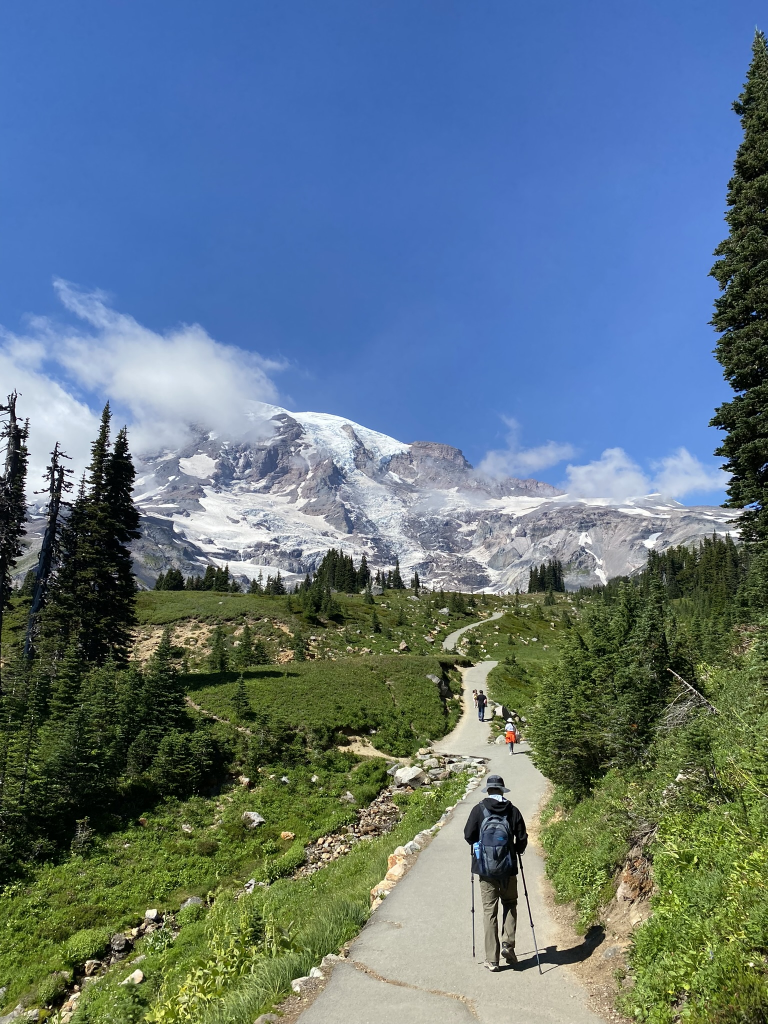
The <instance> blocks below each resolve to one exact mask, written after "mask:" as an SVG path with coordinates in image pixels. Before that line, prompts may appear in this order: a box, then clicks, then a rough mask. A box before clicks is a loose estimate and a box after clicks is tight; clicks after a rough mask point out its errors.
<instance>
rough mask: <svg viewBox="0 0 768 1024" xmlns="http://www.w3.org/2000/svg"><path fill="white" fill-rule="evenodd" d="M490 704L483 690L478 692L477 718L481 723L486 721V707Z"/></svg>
mask: <svg viewBox="0 0 768 1024" xmlns="http://www.w3.org/2000/svg"><path fill="white" fill-rule="evenodd" d="M487 703H488V698H487V697H486V696H485V694H484V693H483V691H482V690H478V691H477V717H478V718H479V719H480V721H481V722H484V721H485V705H486V704H487Z"/></svg>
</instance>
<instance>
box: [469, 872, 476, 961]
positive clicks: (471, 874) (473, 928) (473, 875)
mask: <svg viewBox="0 0 768 1024" xmlns="http://www.w3.org/2000/svg"><path fill="white" fill-rule="evenodd" d="M469 877H470V878H471V879H472V959H473V960H474V958H475V873H474V871H470V873H469Z"/></svg>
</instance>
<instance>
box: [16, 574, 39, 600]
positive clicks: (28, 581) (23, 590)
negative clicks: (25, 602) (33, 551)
mask: <svg viewBox="0 0 768 1024" xmlns="http://www.w3.org/2000/svg"><path fill="white" fill-rule="evenodd" d="M35 579H36V577H35V570H34V569H28V570H27V572H26V574H25V576H24V582H23V583H22V584H21V587H20V588H19V597H32V595H33V594H34V592H35Z"/></svg>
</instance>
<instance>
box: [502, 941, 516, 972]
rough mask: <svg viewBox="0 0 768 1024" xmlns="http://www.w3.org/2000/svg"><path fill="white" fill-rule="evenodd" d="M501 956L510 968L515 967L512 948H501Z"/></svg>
mask: <svg viewBox="0 0 768 1024" xmlns="http://www.w3.org/2000/svg"><path fill="white" fill-rule="evenodd" d="M501 955H502V956H503V957H504V959H505V960H506V961H507V963H508V964H509V966H510V967H517V957H516V956H515V951H514V949H513V948H512V946H502V947H501Z"/></svg>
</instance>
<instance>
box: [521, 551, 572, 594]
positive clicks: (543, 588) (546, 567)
mask: <svg viewBox="0 0 768 1024" xmlns="http://www.w3.org/2000/svg"><path fill="white" fill-rule="evenodd" d="M547 591H552V592H554V593H559V594H564V593H565V576H564V574H563V563H562V562H561V561H560V559H559V558H550V560H549V561H548V562H543V563H542V564H541V565H539V566H535V565H534V566H531V571H530V573H529V576H528V593H529V594H545V593H546V592H547Z"/></svg>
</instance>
